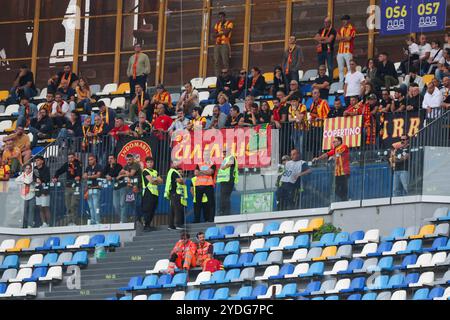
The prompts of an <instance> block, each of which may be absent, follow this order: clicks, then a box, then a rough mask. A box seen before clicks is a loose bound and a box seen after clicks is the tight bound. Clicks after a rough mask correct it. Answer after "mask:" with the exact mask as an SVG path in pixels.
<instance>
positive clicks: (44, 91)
mask: <svg viewBox="0 0 450 320" xmlns="http://www.w3.org/2000/svg"><path fill="white" fill-rule="evenodd" d="M47 91H48V89H47V88H46V87H45V88H42V90H41V93H40V94H39V96H37V97H34V98H33V100H42V99H45V98H47Z"/></svg>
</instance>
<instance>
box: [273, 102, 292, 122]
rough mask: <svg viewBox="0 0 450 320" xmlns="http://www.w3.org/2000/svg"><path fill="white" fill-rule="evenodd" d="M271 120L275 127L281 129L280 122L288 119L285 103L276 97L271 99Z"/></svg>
mask: <svg viewBox="0 0 450 320" xmlns="http://www.w3.org/2000/svg"><path fill="white" fill-rule="evenodd" d="M273 106H274V107H273V110H272V114H273V122H274V124H275V127H276V128H277V129H281V126H282V123H285V122H287V121H288V114H289V110H288V108H287V107H286V105H285V104H282V103H281V102H280V100H279V99H278V98H277V99H275V100H273Z"/></svg>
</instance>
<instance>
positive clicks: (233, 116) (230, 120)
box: [225, 105, 243, 128]
mask: <svg viewBox="0 0 450 320" xmlns="http://www.w3.org/2000/svg"><path fill="white" fill-rule="evenodd" d="M242 117H243V116H242V114H241V111H240V109H239V107H238V106H236V105H234V106H232V107H231V110H230V115H229V116H228V117H227V121H226V122H225V127H226V128H236V127H238V126H239V122H240V121H241V119H242Z"/></svg>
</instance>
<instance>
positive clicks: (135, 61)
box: [127, 43, 151, 98]
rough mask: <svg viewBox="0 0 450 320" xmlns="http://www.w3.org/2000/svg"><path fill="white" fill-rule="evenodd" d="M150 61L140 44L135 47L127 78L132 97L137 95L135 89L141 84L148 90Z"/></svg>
mask: <svg viewBox="0 0 450 320" xmlns="http://www.w3.org/2000/svg"><path fill="white" fill-rule="evenodd" d="M150 69H151V67H150V59H149V58H148V56H147V55H146V54H145V53H143V52H142V47H141V44H140V43H136V44H135V45H134V54H133V55H132V56H131V57H130V59H129V60H128V67H127V77H128V78H129V81H130V97H131V98H133V97H134V95H135V87H136V85H137V84H140V85H141V87H142V89H143V90H144V91H145V90H146V88H147V87H146V85H147V77H148V75H149V74H150Z"/></svg>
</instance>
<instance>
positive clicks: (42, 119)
mask: <svg viewBox="0 0 450 320" xmlns="http://www.w3.org/2000/svg"><path fill="white" fill-rule="evenodd" d="M29 130H30V132H31V134H32V135H33V142H32V143H31V147H32V148H33V147H35V146H36V144H37V142H38V139H48V138H50V136H51V134H52V131H53V121H52V119H50V117H49V116H48V113H47V110H45V109H43V108H41V110H39V112H38V116H37V118H34V119H31V123H30V127H29Z"/></svg>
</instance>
